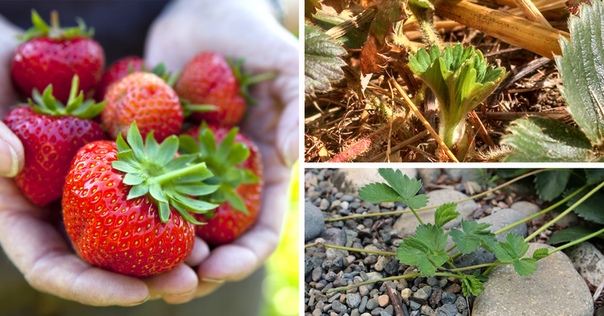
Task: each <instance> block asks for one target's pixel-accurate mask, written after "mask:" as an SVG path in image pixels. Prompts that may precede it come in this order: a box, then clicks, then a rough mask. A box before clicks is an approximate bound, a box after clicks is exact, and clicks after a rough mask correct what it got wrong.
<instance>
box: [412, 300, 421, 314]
mask: <svg viewBox="0 0 604 316" xmlns="http://www.w3.org/2000/svg"><path fill="white" fill-rule="evenodd" d="M409 307H411V309H412V310H414V311H416V310H419V309H420V308H421V307H422V304H420V303H418V302H416V301H411V300H410V301H409Z"/></svg>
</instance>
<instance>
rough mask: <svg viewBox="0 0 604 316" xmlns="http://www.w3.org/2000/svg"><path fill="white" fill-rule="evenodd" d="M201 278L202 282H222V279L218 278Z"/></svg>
mask: <svg viewBox="0 0 604 316" xmlns="http://www.w3.org/2000/svg"><path fill="white" fill-rule="evenodd" d="M201 280H202V281H203V282H208V283H218V284H221V283H224V280H220V279H212V278H201Z"/></svg>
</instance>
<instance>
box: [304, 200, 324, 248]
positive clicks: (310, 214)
mask: <svg viewBox="0 0 604 316" xmlns="http://www.w3.org/2000/svg"><path fill="white" fill-rule="evenodd" d="M323 229H325V218H324V216H323V212H321V210H320V209H319V208H317V207H316V206H314V205H313V204H312V203H309V202H307V203H305V204H304V240H305V241H309V240H312V239H314V238H317V237H318V236H319V235H320V234H321V232H322V231H323Z"/></svg>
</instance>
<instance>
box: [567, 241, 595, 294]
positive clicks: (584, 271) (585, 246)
mask: <svg viewBox="0 0 604 316" xmlns="http://www.w3.org/2000/svg"><path fill="white" fill-rule="evenodd" d="M568 257H569V258H570V260H571V261H572V262H573V263H574V265H575V267H577V270H578V271H579V274H581V275H582V276H583V277H584V278H585V279H586V280H587V281H589V283H591V284H592V285H593V286H596V287H597V286H599V285H600V284H602V282H604V255H602V253H601V252H600V251H599V250H598V249H597V248H596V247H595V246H594V245H593V244H591V243H589V242H582V243H581V244H579V245H577V246H575V247H572V248H571V249H570V251H568Z"/></svg>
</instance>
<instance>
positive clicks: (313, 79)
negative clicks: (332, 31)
mask: <svg viewBox="0 0 604 316" xmlns="http://www.w3.org/2000/svg"><path fill="white" fill-rule="evenodd" d="M304 40H305V42H304V76H305V79H304V87H305V90H304V91H305V93H306V94H307V95H315V93H316V92H328V91H330V90H331V84H332V83H333V82H337V81H339V80H341V79H343V78H344V71H343V70H342V67H343V66H345V65H346V63H345V62H344V60H343V59H342V56H344V55H346V53H347V52H346V49H344V47H342V44H341V43H340V42H338V41H337V40H335V39H333V38H331V37H329V36H328V35H326V34H325V33H324V32H323V31H322V30H321V29H320V28H319V27H317V26H314V25H311V24H309V23H306V24H305V25H304Z"/></svg>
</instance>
